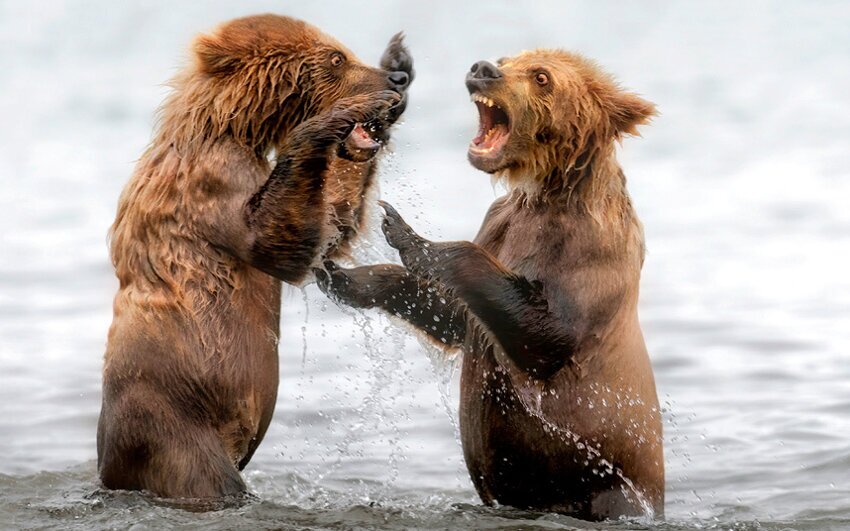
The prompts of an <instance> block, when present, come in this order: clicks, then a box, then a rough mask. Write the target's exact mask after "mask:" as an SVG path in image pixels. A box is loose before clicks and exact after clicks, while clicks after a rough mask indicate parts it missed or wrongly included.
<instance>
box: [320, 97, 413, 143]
mask: <svg viewBox="0 0 850 531" xmlns="http://www.w3.org/2000/svg"><path fill="white" fill-rule="evenodd" d="M401 98H402V96H401V94H399V93H398V92H396V91H394V90H381V91H378V92H372V93H369V94H361V95H358V96H352V97H350V98H343V99H341V100H339V101H338V102H336V104H334V107H333V110H332V111H331V116H332V117H333V119H334V120H335V121H338V122H339V124H340V125H341V126H343V128H347V131H346V134H347V132H348V131H350V130H351V128H353V127H354V125H355V124H357V123H365V122H369V121H375V120H382V119H383V118H384V117H385V115H386V114H387V112H388V111H389V110H390V108H392V107H393V106H395V105H397V104H398V103H399V102H401Z"/></svg>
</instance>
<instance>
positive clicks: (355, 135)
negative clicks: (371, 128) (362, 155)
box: [345, 123, 381, 151]
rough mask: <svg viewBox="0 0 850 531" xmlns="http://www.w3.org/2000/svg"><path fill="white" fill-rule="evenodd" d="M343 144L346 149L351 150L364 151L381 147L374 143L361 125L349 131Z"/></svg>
mask: <svg viewBox="0 0 850 531" xmlns="http://www.w3.org/2000/svg"><path fill="white" fill-rule="evenodd" d="M345 143H346V145H347V146H348V147H350V148H353V149H364V150H370V151H371V150H375V149H378V148H379V147H381V145H380V144H379V143H378V142H376V141H375V140H374V139H373V138H372V137H371V136H369V133H368V132H367V131H366V129H364V128H363V124H360V123H358V124H357V125H355V126H354V129H352V130H351V133H349V134H348V138H346V139H345Z"/></svg>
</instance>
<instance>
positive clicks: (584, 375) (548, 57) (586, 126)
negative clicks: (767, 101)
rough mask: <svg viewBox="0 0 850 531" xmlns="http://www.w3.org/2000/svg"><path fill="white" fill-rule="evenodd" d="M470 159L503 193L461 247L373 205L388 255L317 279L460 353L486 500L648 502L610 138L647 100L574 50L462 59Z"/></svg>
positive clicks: (627, 252) (621, 196) (631, 292)
mask: <svg viewBox="0 0 850 531" xmlns="http://www.w3.org/2000/svg"><path fill="white" fill-rule="evenodd" d="M466 85H467V88H468V89H469V92H470V94H471V95H472V99H473V101H474V102H475V104H476V105H477V106H478V110H479V114H480V126H479V133H478V135H477V136H476V137H475V139H474V140H473V141H472V143H471V145H470V148H469V159H470V161H471V163H472V164H473V165H474V166H475V167H476V168H479V169H481V170H483V171H486V172H488V173H491V174H493V175H495V176H497V177H499V178H501V179H503V180H505V181H506V182H507V184H508V187H509V190H510V192H509V193H508V195H507V196H505V197H503V198H501V199H499V200H497V201H496V202H495V203H494V204H493V205H492V207H491V208H490V211H489V212H488V213H487V216H486V218H485V219H484V223H483V225H482V227H481V230H480V231H479V233H478V236H477V237H476V238H475V243H469V242H448V243H439V242H429V241H427V240H425V239H424V238H422V237H420V236H418V235H417V234H415V233H414V232H413V231H412V230H411V229H410V227H408V226H407V225H406V224H405V223H404V221H403V220H402V219H401V217H400V216H399V215H398V214H397V213H396V212H395V211H394V210H393V209H392V208H391V207H389V206H388V205H386V206H385V208H386V210H387V217H386V219H385V221H384V232H385V234H386V236H387V240H388V241H389V242H390V244H391V245H392V246H393V247H395V248H396V249H398V250H399V254H400V255H401V259H402V262H403V263H404V266H405V267H401V266H395V265H376V266H369V267H361V268H355V269H339V268H337V267H336V266H334V265H333V263H330V262H329V263H326V264H325V267H326V268H327V270H328V272H327V273H322V272H318V273H317V275H318V277H319V280H320V285H321V286H322V287H323V288H324V289H325V290H326V291H327V292H328V293H330V294H331V295H332V296H334V297H336V298H337V299H339V300H341V301H344V302H346V303H348V304H351V305H355V306H360V307H379V308H383V309H385V310H387V311H389V312H391V313H392V314H394V315H396V316H399V317H401V318H403V319H405V320H407V321H409V322H410V323H412V324H414V325H415V326H416V327H417V328H419V329H420V330H422V331H424V332H427V333H428V334H429V336H430V337H431V339H433V340H434V341H436V342H438V343H439V344H442V345H445V346H447V347H449V348H454V347H456V348H460V349H461V350H462V351H463V353H464V356H463V369H462V374H461V393H460V395H461V396H460V429H461V438H462V442H463V451H464V456H465V458H466V464H467V467H468V469H469V473H470V476H471V478H472V481H473V483H474V484H475V487H476V489H477V490H478V493H479V494H480V496H481V499H482V500H483V501H484V502H485V503H488V504H490V503H494V502H498V503H500V504H503V505H512V506H516V507H521V508H530V509H542V510H552V511H558V512H563V513H566V514H569V515H573V516H576V517H579V518H584V519H594V520H595V519H604V518H617V517H619V516H622V515H643V514H655V515H656V516H660V515H662V514H663V510H664V456H663V451H662V434H661V414H660V411H659V408H658V399H657V395H656V391H655V382H654V379H653V374H652V367H651V366H650V362H649V357H648V356H647V352H646V347H645V345H644V340H643V335H642V333H641V329H640V325H639V322H638V315H637V302H638V284H639V281H640V270H641V267H642V265H643V258H644V242H643V229H642V227H641V224H640V221H639V220H638V218H637V215H636V214H635V211H634V209H633V208H632V204H631V201H630V199H629V196H628V194H627V192H626V180H625V177H624V175H623V172H622V170H621V168H620V165H619V164H618V163H617V160H616V158H615V144H616V142H617V141H618V140H620V139H621V138H622V137H623V136H624V135H626V134H635V133H636V126H638V125H640V124H643V123H645V122H647V121H648V120H649V118H650V117H651V116H652V115H653V114H654V112H655V108H654V106H653V105H652V104H651V103H649V102H647V101H644V100H643V99H641V98H639V97H637V96H635V95H633V94H630V93H627V92H624V91H623V90H621V89H620V88H619V87H618V86H617V85H616V83H615V82H614V81H613V80H612V78H611V77H610V76H608V75H607V74H605V73H604V72H603V71H601V70H600V69H599V68H598V67H597V66H596V65H594V64H593V63H591V62H589V61H587V60H586V59H583V58H582V57H580V56H578V55H575V54H571V53H567V52H562V51H550V50H537V51H532V52H526V53H523V54H520V55H518V56H516V57H513V58H508V59H503V60H501V61H499V64H498V66H497V65H494V64H491V63H489V62H486V61H481V62H479V63H476V64H475V65H473V67H472V71H471V72H470V73H469V74H468V75H467V80H466Z"/></svg>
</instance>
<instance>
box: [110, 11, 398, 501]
mask: <svg viewBox="0 0 850 531" xmlns="http://www.w3.org/2000/svg"><path fill="white" fill-rule="evenodd" d="M192 51H193V62H192V63H191V64H190V65H189V66H187V67H186V68H185V69H184V71H183V72H182V73H181V74H179V75H178V76H177V78H176V79H175V80H174V82H173V92H172V94H171V96H169V98H168V99H167V100H166V101H165V103H164V105H163V107H162V110H161V114H160V120H159V125H158V128H157V131H156V133H155V136H154V139H153V141H152V143H151V145H150V147H149V148H148V150H147V151H146V152H145V153H144V154H143V155H142V157H141V159H140V160H139V162H138V164H137V166H136V169H135V172H134V174H133V176H132V178H131V179H130V182H129V183H128V184H127V186H126V188H125V190H124V192H123V194H122V196H121V199H120V201H119V207H118V214H117V216H116V220H115V223H114V224H113V226H112V230H111V254H112V261H113V264H114V266H115V272H116V275H117V276H118V279H119V282H120V288H119V291H118V293H117V295H116V296H115V301H114V318H113V322H112V326H111V328H110V330H109V338H108V345H107V351H106V355H105V363H104V370H103V406H102V410H101V415H100V419H99V423H98V440H97V449H98V468H99V472H100V477H101V480H102V482H103V484H104V486H106V487H108V488H116V489H134V490H136V489H138V490H147V491H150V492H153V493H154V494H156V495H158V496H162V497H186V498H210V497H221V496H227V495H233V494H239V493H241V492H244V490H245V484H244V482H243V481H242V479H241V477H240V475H239V473H238V470H241V469H242V468H244V467H245V465H246V464H247V463H248V462H249V461H250V459H251V456H252V455H253V453H254V451H255V450H256V449H257V446H258V445H259V444H260V442H261V441H262V439H263V436H264V434H265V431H266V428H267V427H268V425H269V422H270V420H271V416H272V413H273V411H274V405H275V400H276V396H277V386H278V354H277V343H278V337H279V317H280V288H281V284H280V283H281V281H284V282H290V283H298V282H300V281H302V280H303V279H304V277H305V275H307V274H308V272H309V267H310V265H311V264H312V263H314V261H315V260H316V259H317V257H318V256H319V255H321V254H329V255H331V256H334V255H336V254H337V253H338V251H340V249H342V248H344V246H345V245H346V244H347V241H348V240H349V239H350V238H351V237H353V236H354V235H355V234H356V230H357V227H358V224H359V222H360V220H361V219H362V214H361V211H362V209H363V205H362V200H363V198H364V197H365V196H366V195H367V193H368V190H369V187H370V186H371V185H372V184H373V182H374V172H375V161H374V160H372V161H368V162H363V163H353V162H350V161H345V160H342V159H340V158H338V157H336V155H335V154H336V153H337V149H338V146H339V145H340V143H341V142H342V141H343V140H344V139H345V138H346V136H347V135H348V133H349V132H350V131H351V129H352V127H353V126H354V124H355V123H357V122H367V121H369V120H372V121H373V122H375V121H378V122H381V124H382V126H383V127H384V128H387V127H389V126H390V125H391V124H392V121H394V119H395V118H396V117H397V114H398V113H399V112H400V110H399V109H400V107H399V101H400V96H399V94H398V92H397V91H391V90H389V89H390V88H391V87H390V86H389V82H388V81H387V76H388V72H387V71H385V70H383V69H378V68H372V67H369V66H366V65H364V64H362V63H360V62H359V61H358V60H357V58H356V57H355V56H354V55H353V54H352V53H351V52H350V51H348V50H347V49H346V48H345V47H343V46H342V45H341V44H340V43H339V42H337V41H335V40H334V39H333V38H331V37H329V36H327V35H325V34H323V33H322V32H321V31H319V30H318V29H316V28H314V27H312V26H310V25H308V24H306V23H304V22H301V21H298V20H294V19H290V18H286V17H280V16H274V15H261V16H255V17H247V18H244V19H238V20H235V21H231V22H229V23H227V24H224V25H223V26H221V27H220V28H218V29H217V30H216V31H215V32H213V33H211V34H209V35H202V36H200V37H199V38H198V39H196V41H195V42H194V44H193V47H192ZM334 52H339V53H343V54H344V55H345V56H346V58H347V61H346V62H345V64H344V68H331V67H330V66H329V64H328V61H329V57H330V55H331V54H332V53H334ZM387 53H388V54H389V55H390V57H389V59H387V58H385V60H386V61H390V60H395V61H396V62H401V63H405V62H406V64H407V66H408V67H410V66H411V63H410V59H409V56H407V55H406V49H405V48H404V46H403V45H402V43H401V37H400V36H396V37H395V38H394V40H393V41H392V42H391V49H390V50H388V52H387ZM402 55H405V56H404V57H402ZM410 73H412V72H410ZM394 110H395V111H394ZM393 112H395V113H396V114H395V115H393ZM273 152H276V153H277V162H276V164H275V165H274V167H273V168H272V167H271V166H270V165H269V162H268V157H269V155H270V154H271V153H273Z"/></svg>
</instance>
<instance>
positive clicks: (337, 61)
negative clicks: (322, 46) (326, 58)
mask: <svg viewBox="0 0 850 531" xmlns="http://www.w3.org/2000/svg"><path fill="white" fill-rule="evenodd" d="M344 62H345V56H344V55H342V54H341V53H339V52H334V53H333V54H331V66H340V65H342V63H344Z"/></svg>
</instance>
